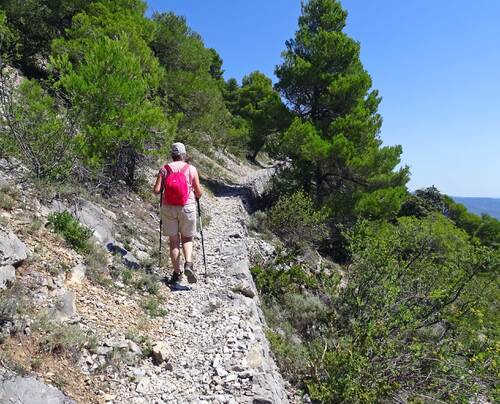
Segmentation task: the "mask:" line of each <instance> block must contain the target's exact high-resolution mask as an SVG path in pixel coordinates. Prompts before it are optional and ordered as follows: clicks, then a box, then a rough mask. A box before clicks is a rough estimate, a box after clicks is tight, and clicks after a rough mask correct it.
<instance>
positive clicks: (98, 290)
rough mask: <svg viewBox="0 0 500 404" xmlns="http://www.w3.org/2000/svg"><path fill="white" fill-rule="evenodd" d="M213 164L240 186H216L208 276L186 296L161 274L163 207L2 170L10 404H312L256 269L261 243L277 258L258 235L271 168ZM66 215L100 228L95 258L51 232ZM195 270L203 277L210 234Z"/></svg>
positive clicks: (2, 282)
mask: <svg viewBox="0 0 500 404" xmlns="http://www.w3.org/2000/svg"><path fill="white" fill-rule="evenodd" d="M204 158H205V159H208V158H206V157H204ZM200 159H201V157H200ZM211 167H212V168H213V169H214V171H217V172H222V173H225V177H226V178H230V179H232V182H233V183H234V185H224V184H222V183H220V181H218V182H217V186H213V185H214V184H216V182H214V181H209V182H207V184H211V185H212V189H213V194H212V195H209V196H207V197H206V198H204V200H203V204H202V207H203V210H204V211H205V212H206V214H205V215H204V218H205V221H206V224H208V222H209V224H208V226H207V227H206V229H205V240H206V250H207V261H208V262H207V264H208V274H207V277H206V278H205V277H204V276H200V280H199V282H198V283H197V284H194V285H192V286H191V290H189V291H175V292H174V291H171V290H170V289H169V288H168V287H167V286H166V285H165V284H164V283H163V282H162V278H163V277H164V276H165V275H167V273H168V272H169V270H168V269H166V267H168V263H166V259H165V258H164V260H163V262H164V263H165V265H164V266H163V268H161V269H159V268H157V266H155V265H152V263H153V262H156V259H157V256H156V255H155V251H156V249H157V243H158V234H157V233H158V232H157V229H158V216H157V208H156V206H155V203H156V201H155V199H149V198H150V197H149V196H148V195H147V194H145V195H144V197H142V198H141V197H139V196H138V195H136V194H130V193H124V194H116V195H115V196H110V197H106V198H100V197H98V196H96V195H87V196H86V197H82V196H81V195H76V196H75V195H70V196H68V194H65V196H64V197H61V196H60V195H59V196H57V195H56V197H55V198H54V197H49V196H50V195H49V194H50V193H48V192H40V191H39V190H38V191H37V190H36V189H35V188H34V187H33V186H32V184H30V183H29V182H26V181H24V180H22V178H23V168H22V167H21V166H19V165H17V164H16V163H15V162H14V163H13V162H11V161H10V162H8V161H5V160H2V161H0V187H2V191H1V192H2V194H1V198H2V199H1V200H0V201H1V202H2V203H1V206H0V250H1V252H0V267H1V268H0V287H2V288H3V291H2V303H1V307H0V312H1V313H2V317H1V319H0V320H1V322H2V324H1V325H2V336H3V337H2V345H0V359H1V372H0V380H1V383H0V402H14V403H23V402H24V403H27V402H30V403H48V402H51V403H52V402H53V403H63V402H71V401H74V402H81V403H100V402H112V403H287V402H298V399H297V397H296V396H295V395H294V394H293V393H292V392H290V390H289V389H288V387H287V386H286V385H285V383H284V382H283V380H282V378H281V376H280V374H279V372H278V370H277V368H276V365H275V364H274V361H273V359H272V357H271V355H270V352H269V346H268V342H267V340H266V338H265V333H264V331H265V323H264V319H263V316H262V313H261V310H260V308H259V299H258V296H257V295H256V291H255V286H254V284H253V281H252V278H251V275H250V273H249V254H250V253H249V251H250V249H251V248H252V246H255V245H261V246H264V247H265V249H267V251H268V253H272V248H271V247H270V246H267V245H265V244H262V243H263V242H262V241H260V240H255V239H252V238H251V237H249V236H248V234H247V231H246V227H245V221H246V218H247V215H248V213H247V209H248V207H249V206H250V205H251V202H250V200H249V198H250V197H251V194H252V192H253V191H252V189H256V188H259V187H260V188H261V183H262V182H265V179H266V178H267V177H268V176H269V170H254V169H253V168H251V167H249V166H246V165H241V164H237V163H235V162H234V161H233V160H231V159H229V158H227V157H226V156H223V155H219V156H217V159H216V160H214V161H212V162H211ZM221 167H222V168H221ZM147 176H148V178H150V179H152V178H153V177H154V171H151V172H148V173H147ZM238 183H239V184H238ZM250 185H251V186H250ZM56 194H57V193H56ZM61 210H68V211H70V212H72V213H73V214H74V215H75V216H76V217H78V218H79V220H80V221H81V222H82V223H84V224H86V225H87V226H89V227H90V228H91V229H92V230H93V238H94V240H95V242H96V245H95V249H94V251H92V252H90V253H86V254H83V255H82V254H80V253H78V252H76V251H74V250H73V249H72V248H70V247H69V246H68V244H67V243H66V242H65V241H64V240H63V239H62V238H61V237H60V236H58V235H56V234H54V233H53V231H51V229H50V228H49V227H48V226H46V222H47V217H48V215H49V214H50V213H51V212H54V211H61ZM208 219H210V220H208ZM165 247H166V245H165ZM166 255H167V251H166V248H165V249H164V252H163V257H166ZM195 265H196V268H197V269H198V271H199V272H201V273H203V264H202V254H201V248H200V242H199V239H198V240H197V243H196V256H195ZM108 274H111V275H112V276H111V277H109V276H108ZM13 302H18V303H19V302H22V304H17V303H16V304H14V303H13ZM13 306H14V309H12V307H13ZM42 383H43V384H42ZM41 386H43V388H42V387H41ZM51 386H54V387H51ZM55 387H57V389H56V388H55ZM33 391H35V392H36V391H38V392H39V393H40V394H36V393H34V392H33ZM61 392H62V393H64V394H62V393H61ZM42 393H43V394H42ZM9 400H10V401H9ZM50 400H52V401H50Z"/></svg>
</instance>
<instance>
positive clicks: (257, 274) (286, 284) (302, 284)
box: [250, 265, 319, 298]
mask: <svg viewBox="0 0 500 404" xmlns="http://www.w3.org/2000/svg"><path fill="white" fill-rule="evenodd" d="M250 271H251V273H252V275H253V278H254V280H255V284H256V286H257V289H258V291H259V293H262V294H264V295H266V296H271V297H274V298H282V297H283V296H284V295H285V294H288V293H296V292H299V291H301V290H303V289H304V288H308V289H317V288H318V286H319V283H318V280H317V279H316V278H315V277H314V276H313V275H311V274H309V273H308V272H307V271H306V270H304V269H303V268H302V267H301V266H300V265H291V266H290V267H289V268H287V267H280V266H276V267H273V266H266V267H262V266H255V267H253V268H251V269H250Z"/></svg>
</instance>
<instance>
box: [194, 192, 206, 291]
mask: <svg viewBox="0 0 500 404" xmlns="http://www.w3.org/2000/svg"><path fill="white" fill-rule="evenodd" d="M196 203H197V205H198V216H199V217H200V234H201V249H202V250H203V264H204V265H205V283H206V282H207V256H206V254H205V240H204V238H203V223H202V221H201V207H200V200H199V199H198V198H197V199H196Z"/></svg>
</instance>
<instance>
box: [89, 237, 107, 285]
mask: <svg viewBox="0 0 500 404" xmlns="http://www.w3.org/2000/svg"><path fill="white" fill-rule="evenodd" d="M85 265H86V266H87V276H88V278H89V279H90V280H92V281H93V282H95V283H97V284H98V285H101V286H105V287H107V286H109V285H110V284H111V282H112V281H111V278H110V274H109V271H108V253H107V251H106V250H105V249H104V248H103V247H101V246H100V245H97V244H96V243H94V242H92V240H88V241H87V246H86V248H85Z"/></svg>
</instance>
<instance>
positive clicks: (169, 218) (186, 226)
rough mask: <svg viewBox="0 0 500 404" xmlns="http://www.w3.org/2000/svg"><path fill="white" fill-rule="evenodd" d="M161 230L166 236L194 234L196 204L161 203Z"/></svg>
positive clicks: (191, 235)
mask: <svg viewBox="0 0 500 404" xmlns="http://www.w3.org/2000/svg"><path fill="white" fill-rule="evenodd" d="M161 219H162V222H163V232H164V233H165V234H166V235H167V236H177V235H178V234H179V233H180V234H181V236H184V237H193V236H194V235H195V234H196V205H195V204H189V205H185V206H174V205H163V206H162V207H161Z"/></svg>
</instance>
